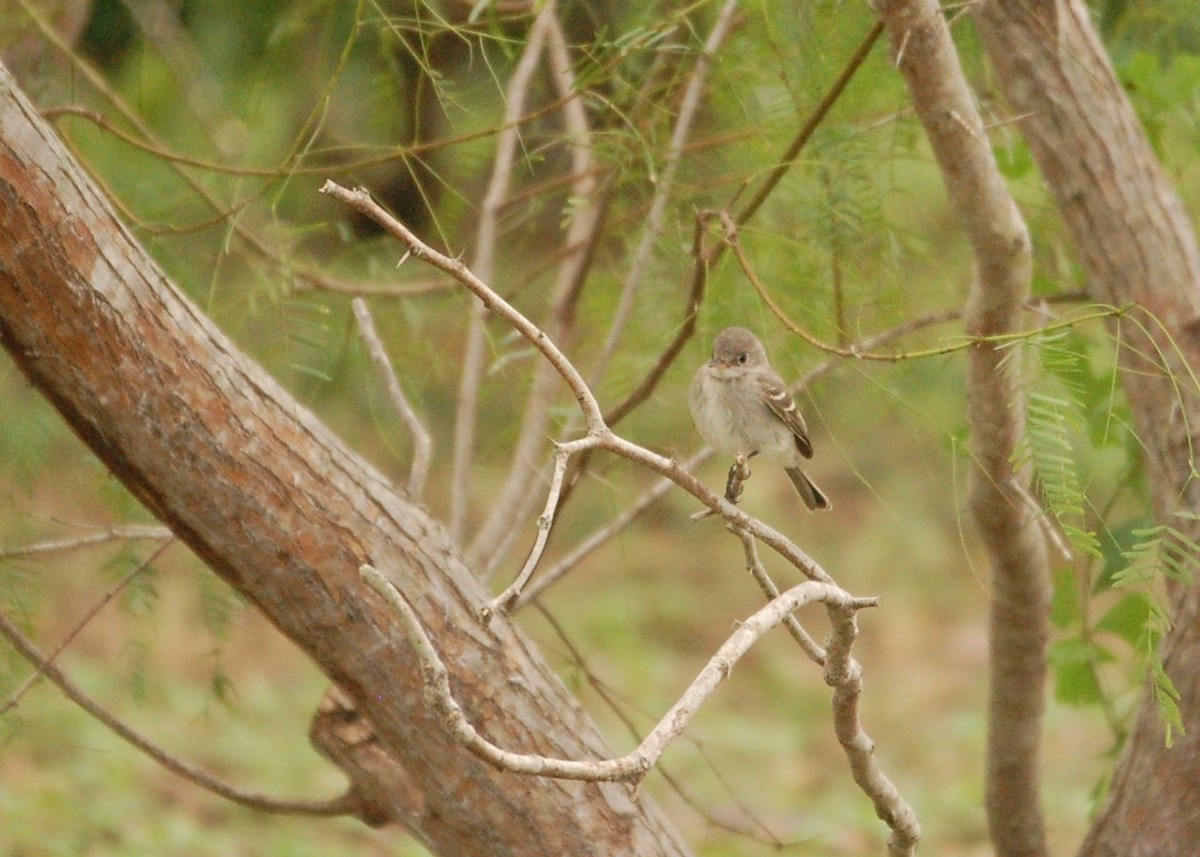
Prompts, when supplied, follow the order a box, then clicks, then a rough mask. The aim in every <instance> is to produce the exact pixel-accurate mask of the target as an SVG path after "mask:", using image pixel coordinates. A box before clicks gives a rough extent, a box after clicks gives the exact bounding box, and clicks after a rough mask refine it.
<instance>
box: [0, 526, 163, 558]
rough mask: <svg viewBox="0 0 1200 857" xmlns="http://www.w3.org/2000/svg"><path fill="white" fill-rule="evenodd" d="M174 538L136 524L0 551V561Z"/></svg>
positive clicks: (155, 528)
mask: <svg viewBox="0 0 1200 857" xmlns="http://www.w3.org/2000/svg"><path fill="white" fill-rule="evenodd" d="M173 538H175V534H174V533H172V532H171V531H170V530H169V529H168V528H167V527H146V526H141V525H138V524H129V525H125V526H118V527H109V528H107V529H106V530H104V531H103V532H100V533H94V534H92V535H90V536H79V537H77V538H71V539H54V540H51V541H45V542H35V543H33V544H29V545H22V546H21V547H17V548H5V549H4V550H0V559H15V558H17V557H23V556H37V555H39V554H45V553H60V552H63V551H73V550H80V549H82V548H89V547H94V546H96V545H101V544H105V543H106V542H114V541H132V540H145V541H168V540H170V539H173Z"/></svg>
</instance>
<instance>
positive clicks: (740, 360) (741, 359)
mask: <svg viewBox="0 0 1200 857" xmlns="http://www.w3.org/2000/svg"><path fill="white" fill-rule="evenodd" d="M749 359H750V355H749V354H747V353H746V352H744V351H743V352H742V353H741V354H739V355H738V358H737V360H738V363H741V364H742V365H743V366H744V365H745V364H746V361H747V360H749Z"/></svg>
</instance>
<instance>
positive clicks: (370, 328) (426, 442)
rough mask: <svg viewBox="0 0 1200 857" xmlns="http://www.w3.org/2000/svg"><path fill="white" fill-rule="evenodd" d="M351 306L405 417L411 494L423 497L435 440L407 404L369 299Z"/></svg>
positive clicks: (391, 395)
mask: <svg viewBox="0 0 1200 857" xmlns="http://www.w3.org/2000/svg"><path fill="white" fill-rule="evenodd" d="M350 307H351V308H352V309H353V310H354V318H355V320H356V321H357V322H358V332H359V334H360V335H361V336H362V340H363V342H364V343H365V344H366V346H367V353H369V354H370V355H371V362H372V363H374V364H375V368H376V370H378V372H379V377H380V378H382V379H383V383H384V386H386V387H387V391H388V399H389V400H391V403H392V407H393V408H395V409H396V413H398V414H399V415H400V418H401V419H402V420H404V424H405V425H406V426H407V427H408V431H409V434H411V435H412V438H413V460H412V466H411V467H410V468H409V471H408V486H407V488H408V494H409V496H410V497H412V498H413V499H420V497H421V493H422V492H423V491H424V489H425V478H426V477H427V476H428V475H429V459H430V456H431V455H432V454H433V440H432V439H431V438H430V437H429V432H427V431H426V430H425V426H424V425H423V424H422V423H421V420H420V418H419V417H418V416H417V413H416V411H414V410H413V409H412V405H410V404H409V403H408V398H407V397H406V396H405V395H404V390H402V389H401V388H400V379H398V378H397V377H396V372H395V370H394V369H393V368H392V362H391V360H389V359H388V355H387V350H386V349H385V348H384V347H383V342H382V340H380V338H379V334H378V333H376V331H375V320H374V319H373V318H372V317H371V310H370V309H369V308H368V307H367V302H366V301H364V300H363V299H362V298H354V300H352V301H350Z"/></svg>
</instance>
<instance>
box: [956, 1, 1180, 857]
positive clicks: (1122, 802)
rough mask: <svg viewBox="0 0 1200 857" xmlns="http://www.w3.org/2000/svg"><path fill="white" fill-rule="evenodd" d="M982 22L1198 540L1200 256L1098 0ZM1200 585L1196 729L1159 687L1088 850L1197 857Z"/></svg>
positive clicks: (1144, 432)
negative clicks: (1173, 736) (1110, 52)
mask: <svg viewBox="0 0 1200 857" xmlns="http://www.w3.org/2000/svg"><path fill="white" fill-rule="evenodd" d="M976 16H977V22H978V25H979V29H980V32H981V34H982V36H983V40H984V44H985V46H986V48H987V51H988V54H989V56H990V58H991V61H992V63H993V65H994V66H995V67H996V71H997V75H996V78H997V81H998V82H999V84H1000V86H1001V87H1002V88H1003V91H1004V94H1005V96H1006V98H1007V100H1008V102H1009V104H1010V106H1011V108H1012V110H1013V111H1014V112H1015V113H1017V114H1019V115H1021V116H1023V117H1024V118H1023V119H1022V120H1021V124H1022V128H1023V130H1024V133H1025V136H1026V138H1027V139H1028V141H1029V145H1030V148H1031V150H1032V152H1033V155H1034V158H1035V159H1036V160H1037V162H1038V164H1039V166H1040V168H1041V171H1042V174H1043V175H1044V177H1045V179H1046V183H1047V185H1048V186H1049V188H1050V190H1051V192H1052V193H1053V194H1054V197H1055V199H1056V200H1057V203H1058V207H1059V209H1060V210H1061V212H1062V216H1063V219H1064V221H1065V223H1066V225H1067V227H1068V229H1069V230H1070V232H1071V235H1072V237H1073V239H1074V242H1075V245H1076V247H1077V248H1078V251H1079V255H1080V259H1081V261H1082V263H1083V265H1084V268H1085V270H1086V271H1087V273H1088V277H1089V283H1088V290H1089V292H1090V294H1091V296H1092V297H1093V299H1094V300H1096V301H1100V302H1104V303H1108V304H1115V305H1123V304H1126V303H1131V304H1136V305H1137V306H1138V307H1140V309H1138V310H1134V311H1133V314H1132V319H1133V322H1135V323H1128V322H1126V323H1121V324H1120V325H1119V328H1117V332H1118V333H1119V334H1120V336H1121V337H1122V340H1123V342H1122V348H1121V358H1122V361H1123V364H1122V370H1123V377H1124V381H1125V391H1126V395H1127V396H1128V397H1129V401H1130V403H1131V406H1132V408H1133V414H1134V419H1135V422H1136V426H1137V431H1138V435H1139V437H1140V438H1141V441H1142V443H1143V445H1144V449H1145V455H1146V465H1147V471H1148V474H1149V477H1150V484H1151V490H1152V492H1153V502H1154V508H1155V512H1156V515H1157V517H1158V518H1159V520H1160V521H1162V522H1167V523H1171V524H1172V525H1174V526H1176V527H1177V528H1179V529H1180V530H1182V531H1184V532H1185V533H1187V534H1188V535H1189V536H1190V537H1192V538H1193V539H1195V538H1196V537H1197V536H1198V535H1200V527H1198V526H1197V522H1196V521H1194V520H1187V519H1183V518H1179V517H1178V513H1180V512H1184V513H1191V514H1196V513H1200V482H1198V481H1197V480H1196V478H1195V473H1196V466H1195V458H1194V452H1193V451H1194V450H1195V449H1196V448H1197V444H1198V443H1200V435H1198V434H1197V431H1196V428H1195V427H1197V426H1200V396H1198V395H1197V392H1198V391H1197V390H1196V380H1195V377H1194V375H1193V374H1191V373H1192V372H1193V371H1194V369H1195V368H1196V367H1200V338H1198V333H1200V326H1198V325H1200V253H1198V252H1197V247H1196V240H1195V232H1194V229H1193V227H1192V224H1191V223H1190V222H1189V219H1188V217H1187V214H1186V212H1185V209H1184V207H1183V204H1182V202H1181V201H1180V199H1179V198H1178V196H1177V195H1176V194H1175V192H1174V191H1173V189H1172V188H1171V186H1170V183H1169V182H1168V181H1167V178H1166V176H1165V175H1164V174H1163V171H1162V169H1161V167H1160V166H1159V164H1158V162H1157V160H1156V159H1155V157H1154V153H1153V151H1152V149H1151V147H1150V144H1149V142H1148V141H1147V139H1146V136H1145V134H1144V132H1143V131H1142V128H1141V126H1140V124H1139V122H1138V119H1137V116H1136V114H1135V113H1134V110H1133V108H1132V106H1131V105H1130V103H1129V101H1128V99H1127V98H1126V97H1125V93H1124V91H1123V89H1122V87H1121V84H1120V81H1118V80H1117V78H1116V75H1115V74H1114V72H1113V69H1112V67H1111V65H1110V63H1109V61H1108V57H1107V56H1106V55H1105V53H1104V49H1103V47H1102V46H1101V44H1100V41H1099V39H1098V38H1097V36H1096V33H1095V31H1094V30H1093V28H1092V26H1091V22H1090V18H1089V13H1088V8H1087V6H1086V5H1085V4H1084V3H1083V2H1082V0H1020V2H1017V0H989V2H987V3H984V4H983V5H982V6H981V7H979V8H978V11H977V12H976ZM1198 587H1200V583H1194V584H1193V585H1192V587H1191V588H1185V587H1182V586H1172V588H1171V590H1170V595H1171V598H1172V607H1173V610H1172V619H1173V622H1174V626H1173V628H1172V630H1171V632H1170V633H1169V635H1168V636H1167V638H1166V639H1165V640H1164V643H1163V647H1162V655H1163V660H1164V664H1165V666H1166V670H1167V674H1168V675H1169V676H1170V677H1171V679H1172V681H1173V682H1174V684H1175V687H1176V688H1177V689H1178V690H1179V692H1180V695H1181V697H1180V700H1179V707H1180V711H1181V713H1182V716H1183V721H1184V726H1185V728H1186V729H1187V733H1186V734H1185V735H1184V736H1182V737H1181V738H1179V739H1177V740H1176V741H1175V743H1174V745H1173V746H1172V747H1171V748H1167V747H1166V746H1165V743H1164V739H1163V726H1162V723H1161V721H1160V719H1159V717H1158V714H1157V707H1156V702H1155V700H1154V699H1153V697H1152V695H1151V694H1150V693H1149V692H1148V693H1147V695H1146V699H1145V702H1144V703H1143V706H1142V710H1141V711H1140V713H1139V716H1138V718H1137V723H1136V726H1135V729H1134V732H1133V734H1132V735H1131V737H1130V739H1129V742H1128V744H1127V745H1126V748H1125V752H1124V754H1123V755H1122V757H1121V759H1120V761H1119V763H1118V766H1117V771H1116V776H1115V779H1114V781H1113V785H1112V789H1111V792H1110V794H1109V797H1108V800H1107V802H1106V804H1105V806H1104V808H1103V810H1102V812H1101V814H1100V816H1099V818H1098V819H1097V820H1096V823H1095V825H1094V826H1093V828H1092V831H1091V833H1090V835H1089V836H1088V838H1087V840H1086V842H1085V843H1084V845H1083V849H1082V851H1081V853H1082V854H1084V855H1122V857H1135V855H1156V857H1165V856H1166V855H1180V857H1184V855H1188V857H1190V855H1193V854H1195V853H1196V847H1197V846H1196V843H1197V842H1200V792H1198V791H1197V783H1200V621H1198V620H1200V588H1198Z"/></svg>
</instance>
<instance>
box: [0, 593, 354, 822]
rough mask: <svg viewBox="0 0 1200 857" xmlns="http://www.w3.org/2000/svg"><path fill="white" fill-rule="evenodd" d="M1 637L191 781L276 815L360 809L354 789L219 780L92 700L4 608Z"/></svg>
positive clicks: (130, 739) (105, 721)
mask: <svg viewBox="0 0 1200 857" xmlns="http://www.w3.org/2000/svg"><path fill="white" fill-rule="evenodd" d="M0 636H3V637H5V638H6V639H7V640H8V641H9V642H10V643H11V644H12V646H13V648H14V649H16V650H17V653H18V654H20V655H21V657H23V658H25V660H27V661H28V662H29V663H30V664H32V665H33V666H34V668H35V669H37V670H39V671H40V672H41V673H42V674H43V675H45V676H46V678H48V679H49V680H50V681H51V682H52V683H53V684H54V685H55V686H56V687H57V688H58V689H59V690H61V691H62V692H63V694H64V695H65V696H66V697H67V698H68V699H70V700H71V701H72V702H74V703H75V704H76V705H78V706H79V707H80V708H82V709H83V710H84V711H86V712H87V713H88V714H90V715H91V716H92V717H94V718H96V719H97V720H99V721H100V722H101V723H103V724H104V725H105V726H107V727H108V728H109V729H110V730H112V731H113V732H114V733H116V735H117V736H118V737H119V738H121V739H122V740H123V741H126V742H127V743H129V744H132V745H133V746H134V747H136V748H137V749H139V750H141V751H142V752H143V753H145V754H146V755H147V756H149V757H150V758H152V759H153V760H154V761H156V762H158V763H159V764H160V765H162V766H163V767H164V768H166V769H167V770H169V771H171V772H173V773H176V774H178V775H179V776H181V777H183V778H184V779H187V780H190V781H191V782H192V783H194V784H196V785H198V786H200V787H201V788H203V789H205V790H207V791H210V792H212V793H213V794H216V795H219V796H220V797H223V798H226V799H227V800H231V801H233V802H234V803H237V804H241V805H242V806H248V807H250V808H251V809H256V810H259V811H262V812H269V813H274V814H277V815H315V816H330V815H351V814H353V813H355V812H356V810H357V808H358V802H357V800H356V799H355V797H354V794H353V792H347V793H346V794H344V795H342V796H341V797H337V798H334V799H332V800H326V801H302V800H278V799H276V798H272V797H268V796H266V795H261V794H257V793H254V792H248V791H245V790H243V789H240V788H237V787H236V786H233V785H230V784H229V783H226V782H224V781H222V780H218V779H217V778H216V777H214V776H212V775H211V774H208V773H206V772H205V771H202V770H201V769H200V768H198V767H196V766H195V765H192V764H190V763H188V762H185V761H183V760H181V759H177V758H175V757H174V756H172V755H171V754H170V753H168V752H167V751H166V750H164V749H162V748H161V747H159V746H158V745H157V744H154V743H153V742H151V741H150V740H149V739H148V738H145V737H143V736H142V735H141V734H140V733H138V732H136V731H134V730H133V729H131V728H130V727H128V726H126V725H125V724H124V723H122V722H121V721H120V720H118V719H117V718H116V717H115V716H114V715H113V714H111V713H109V711H108V710H107V709H106V708H104V707H103V706H102V705H100V703H98V702H96V700H94V699H92V698H91V697H90V696H88V695H87V694H86V693H84V692H83V691H82V690H81V689H80V688H79V687H77V686H76V685H75V684H74V683H73V682H71V680H70V679H68V678H67V677H66V676H65V675H64V674H63V673H62V671H61V670H59V668H58V667H56V666H55V665H54V664H52V663H50V661H49V660H48V659H46V658H44V657H43V656H42V653H41V652H40V651H38V648H37V647H36V646H35V645H34V644H33V643H32V642H30V641H29V640H27V639H26V638H25V635H24V634H22V633H21V632H20V630H19V629H18V628H17V627H16V625H14V624H13V623H12V621H11V620H10V619H9V618H8V616H7V615H5V613H4V612H3V611H0Z"/></svg>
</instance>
